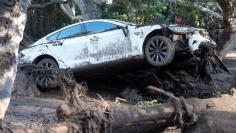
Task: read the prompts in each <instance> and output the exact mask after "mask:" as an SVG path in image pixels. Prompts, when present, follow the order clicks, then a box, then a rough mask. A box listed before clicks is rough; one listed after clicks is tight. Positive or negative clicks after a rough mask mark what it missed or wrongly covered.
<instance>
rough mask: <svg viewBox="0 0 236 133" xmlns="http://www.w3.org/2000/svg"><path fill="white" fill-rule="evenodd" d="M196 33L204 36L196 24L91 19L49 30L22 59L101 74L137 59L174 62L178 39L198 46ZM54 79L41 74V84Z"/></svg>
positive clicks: (191, 47) (134, 66)
mask: <svg viewBox="0 0 236 133" xmlns="http://www.w3.org/2000/svg"><path fill="white" fill-rule="evenodd" d="M194 32H195V33H194ZM192 35H194V36H196V35H199V36H201V35H200V34H198V32H197V29H195V28H188V27H179V26H176V25H172V26H166V25H160V24H152V25H136V24H133V23H127V22H123V21H119V20H108V19H98V20H90V21H84V22H80V23H76V24H72V25H69V26H67V27H64V28H62V29H59V30H57V31H55V32H53V33H50V34H48V35H47V36H45V37H43V38H42V39H40V40H38V41H37V42H35V43H34V44H32V45H31V46H30V47H29V48H26V49H24V50H22V51H21V52H20V58H19V61H20V63H34V64H37V65H41V66H44V67H49V68H50V67H52V68H64V69H65V68H71V69H73V70H78V71H80V72H84V74H79V75H78V77H87V76H88V75H99V74H101V73H97V72H98V69H102V70H109V69H111V70H112V71H113V70H114V68H118V69H117V71H119V70H122V69H123V68H124V67H127V66H131V68H132V69H134V68H136V67H137V66H138V65H134V64H135V62H136V61H137V62H139V63H140V61H141V60H142V61H145V60H146V62H148V63H149V64H151V65H152V66H155V67H159V66H165V65H168V64H169V63H171V61H172V60H173V58H174V55H175V47H176V46H175V45H176V42H177V40H178V41H179V40H181V39H182V40H183V38H184V39H187V42H189V43H188V44H186V47H189V48H190V49H192V51H194V50H196V49H197V48H198V45H199V44H200V42H199V40H197V39H198V38H194V36H192ZM191 37H192V39H191V40H188V39H189V38H191ZM194 39H195V40H197V41H194ZM204 39H205V38H201V40H200V41H203V40H204ZM205 40H206V39H205ZM193 44H197V45H193ZM141 63H143V62H141ZM112 71H111V72H112ZM105 72H108V71H105ZM53 80H54V79H53V76H51V77H50V76H49V77H47V76H41V77H39V79H38V81H40V82H39V83H38V85H39V86H41V87H46V88H52V87H55V85H51V83H50V81H53Z"/></svg>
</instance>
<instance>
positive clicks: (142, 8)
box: [101, 0, 170, 24]
mask: <svg viewBox="0 0 236 133" xmlns="http://www.w3.org/2000/svg"><path fill="white" fill-rule="evenodd" d="M167 6H168V4H167V3H166V2H165V0H163V1H161V0H159V1H158V0H148V1H147V0H121V1H118V2H117V3H115V4H112V5H109V4H106V3H103V4H102V6H101V7H102V17H103V18H112V19H119V20H123V21H129V22H133V23H137V24H144V23H152V22H154V21H156V19H157V17H158V18H159V20H160V21H161V22H163V23H168V22H169V21H170V18H169V17H167V16H166V15H165V13H166V11H167Z"/></svg>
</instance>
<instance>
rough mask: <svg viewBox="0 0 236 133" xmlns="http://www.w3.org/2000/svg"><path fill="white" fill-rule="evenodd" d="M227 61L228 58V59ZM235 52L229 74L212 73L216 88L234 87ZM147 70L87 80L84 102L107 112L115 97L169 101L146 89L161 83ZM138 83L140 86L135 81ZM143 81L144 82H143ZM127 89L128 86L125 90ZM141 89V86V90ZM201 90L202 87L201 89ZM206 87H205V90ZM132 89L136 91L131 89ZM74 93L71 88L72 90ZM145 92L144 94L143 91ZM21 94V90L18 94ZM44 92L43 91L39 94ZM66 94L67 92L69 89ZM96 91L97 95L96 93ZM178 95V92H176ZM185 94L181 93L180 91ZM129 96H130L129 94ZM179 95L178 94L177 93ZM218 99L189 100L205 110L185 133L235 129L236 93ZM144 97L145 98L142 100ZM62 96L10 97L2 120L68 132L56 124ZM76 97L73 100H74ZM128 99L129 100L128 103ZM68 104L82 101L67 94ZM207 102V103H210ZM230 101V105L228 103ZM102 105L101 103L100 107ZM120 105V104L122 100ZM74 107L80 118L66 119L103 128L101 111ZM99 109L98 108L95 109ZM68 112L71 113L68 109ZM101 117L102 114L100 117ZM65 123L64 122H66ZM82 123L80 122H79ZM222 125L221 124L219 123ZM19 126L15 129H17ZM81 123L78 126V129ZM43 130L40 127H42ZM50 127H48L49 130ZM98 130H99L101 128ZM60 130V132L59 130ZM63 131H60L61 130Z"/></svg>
mask: <svg viewBox="0 0 236 133" xmlns="http://www.w3.org/2000/svg"><path fill="white" fill-rule="evenodd" d="M229 59H230V61H228V63H227V60H229ZM235 60H236V55H235V57H230V58H226V60H225V62H226V65H227V67H228V68H229V70H230V71H231V74H230V75H228V74H225V73H221V74H214V75H213V76H212V77H213V79H214V82H215V85H217V86H218V87H219V88H221V89H222V88H233V87H235V86H234V85H232V84H231V83H232V82H234V80H235V79H232V77H235V72H234V71H233V70H235V68H236V63H233V62H236V61H235ZM149 72H150V71H148V72H146V71H145V72H143V71H142V72H138V73H136V75H141V76H139V78H136V79H134V78H133V77H137V76H134V75H135V74H134V75H133V77H132V76H130V75H129V74H127V75H121V76H118V77H115V78H113V79H112V78H107V80H104V79H102V80H96V81H89V82H88V84H87V85H88V88H89V91H88V94H87V95H88V96H89V97H90V98H89V99H85V100H87V103H89V101H90V102H91V101H94V100H95V101H96V102H95V103H96V104H95V105H94V104H91V105H90V104H88V105H86V106H89V107H90V108H95V107H97V108H98V109H99V110H101V112H106V111H107V110H106V108H104V107H105V106H104V105H106V104H105V103H106V102H109V103H111V104H117V103H116V102H115V99H116V98H117V97H119V98H124V99H127V100H128V102H126V101H125V102H124V104H127V105H129V104H132V105H134V104H137V103H138V101H139V100H140V99H142V100H150V99H158V102H157V104H159V103H160V102H166V101H168V98H167V97H165V96H163V95H159V94H155V93H153V92H151V91H147V90H145V89H146V86H147V85H156V86H158V85H160V82H161V83H162V82H163V81H161V79H159V78H158V77H155V76H153V75H152V73H149ZM141 79H145V81H142V80H141ZM137 83H141V85H139V84H137ZM143 83H145V84H143ZM64 87H65V86H64ZM15 88H16V90H17V89H20V88H24V86H20V85H19V86H18V85H17V84H16V86H15ZM127 88H128V89H127ZM140 88H141V89H140ZM175 89H176V88H172V90H170V89H169V91H170V92H175V91H176V90H175ZM200 89H201V88H200ZM206 89H207V88H205V90H206ZM134 90H135V91H134ZM137 90H139V91H138V92H137ZM83 91H84V92H87V91H86V90H83ZM72 92H73V91H72ZM144 92H145V93H144ZM21 94H22V93H21ZM42 94H43V93H42ZM68 94H69V92H68ZM98 94H99V95H98ZM175 94H178V93H175ZM183 94H184V93H183ZM130 95H131V96H130ZM134 95H135V96H136V99H133V97H132V96H134ZM179 95H180V94H179ZM220 96H221V97H220V98H208V99H196V98H193V99H188V100H190V101H191V100H193V101H195V103H199V105H197V106H203V103H204V102H207V103H208V104H207V108H208V109H207V110H205V111H201V112H200V113H199V114H198V115H199V117H200V119H199V121H198V123H197V124H196V126H192V127H189V128H188V129H186V130H185V131H186V132H217V131H224V132H229V133H230V132H234V131H235V129H236V127H235V126H234V125H233V124H232V121H233V122H234V121H235V113H234V112H236V104H235V101H236V95H235V94H234V95H228V94H223V95H220ZM143 98H144V99H143ZM62 99H63V95H62V94H60V96H58V95H55V94H47V95H41V96H40V97H25V96H24V97H22V96H17V97H13V98H12V99H11V103H10V107H9V110H8V112H7V115H6V118H5V120H4V122H5V123H7V124H8V125H9V126H10V127H13V128H12V129H14V131H19V130H20V129H22V128H26V130H27V131H28V130H31V131H33V132H34V131H35V132H36V131H41V132H46V131H47V130H48V131H49V129H48V128H47V127H48V126H49V125H50V126H52V125H53V124H55V125H56V126H52V127H55V128H56V129H59V127H62V128H63V131H65V132H68V129H67V128H66V127H64V126H59V127H58V125H60V124H61V123H60V122H58V121H59V119H58V112H57V108H58V106H59V105H61V104H64V103H65V101H64V100H62ZM74 100H75V99H74ZM129 100H130V101H131V102H129ZM66 101H67V103H69V102H68V101H70V102H71V103H73V102H77V105H79V104H78V103H81V102H80V101H73V99H72V101H71V99H70V97H69V98H68V97H67V100H66ZM91 103H92V102H91ZM209 103H210V104H209ZM229 103H231V104H229ZM101 104H102V106H101ZM122 104H123V103H122ZM77 109H79V110H81V112H80V113H81V114H83V115H79V116H81V117H76V118H75V117H72V118H73V119H68V120H69V121H70V122H71V121H72V122H75V123H76V122H78V120H82V121H83V122H85V123H87V124H89V123H90V124H92V125H90V126H92V127H93V128H87V129H83V130H88V129H89V130H92V129H98V128H99V129H101V130H102V131H104V129H105V128H104V126H107V125H102V123H104V121H105V118H104V115H101V114H87V113H88V112H83V111H85V110H84V109H83V108H81V107H79V106H78V107H77ZM98 112H99V111H98ZM67 113H68V114H70V112H67ZM100 116H101V117H100ZM86 117H89V119H84V118H86ZM94 120H95V121H97V122H98V123H99V122H100V125H99V124H98V125H97V123H93V122H94ZM69 121H68V122H67V124H68V123H69ZM80 124H81V123H77V125H76V126H74V128H78V125H80ZM82 124H83V123H82ZM222 125H224V126H222ZM17 127H18V128H17ZM81 127H82V126H80V127H79V128H81ZM42 129H43V130H42ZM50 130H51V129H50ZM101 130H98V131H101ZM173 130H174V131H173V132H175V131H179V129H178V128H177V130H176V129H173ZM59 132H60V131H59ZM61 132H62V130H61Z"/></svg>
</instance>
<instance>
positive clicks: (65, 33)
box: [58, 25, 82, 39]
mask: <svg viewBox="0 0 236 133" xmlns="http://www.w3.org/2000/svg"><path fill="white" fill-rule="evenodd" d="M81 27H82V26H81V25H75V26H72V27H69V28H66V29H64V30H62V31H61V32H60V35H59V36H58V39H65V38H72V37H78V36H80V35H81V34H82V28H81Z"/></svg>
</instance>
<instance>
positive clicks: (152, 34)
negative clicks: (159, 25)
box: [142, 29, 163, 53]
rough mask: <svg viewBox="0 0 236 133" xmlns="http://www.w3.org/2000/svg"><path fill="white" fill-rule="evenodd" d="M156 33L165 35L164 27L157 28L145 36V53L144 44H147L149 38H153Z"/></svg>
mask: <svg viewBox="0 0 236 133" xmlns="http://www.w3.org/2000/svg"><path fill="white" fill-rule="evenodd" d="M156 35H163V30H162V29H156V30H153V31H151V32H150V33H148V35H147V36H146V37H145V39H144V42H143V51H142V52H143V53H144V46H145V44H146V43H147V42H148V40H149V39H151V38H152V37H154V36H156Z"/></svg>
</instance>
